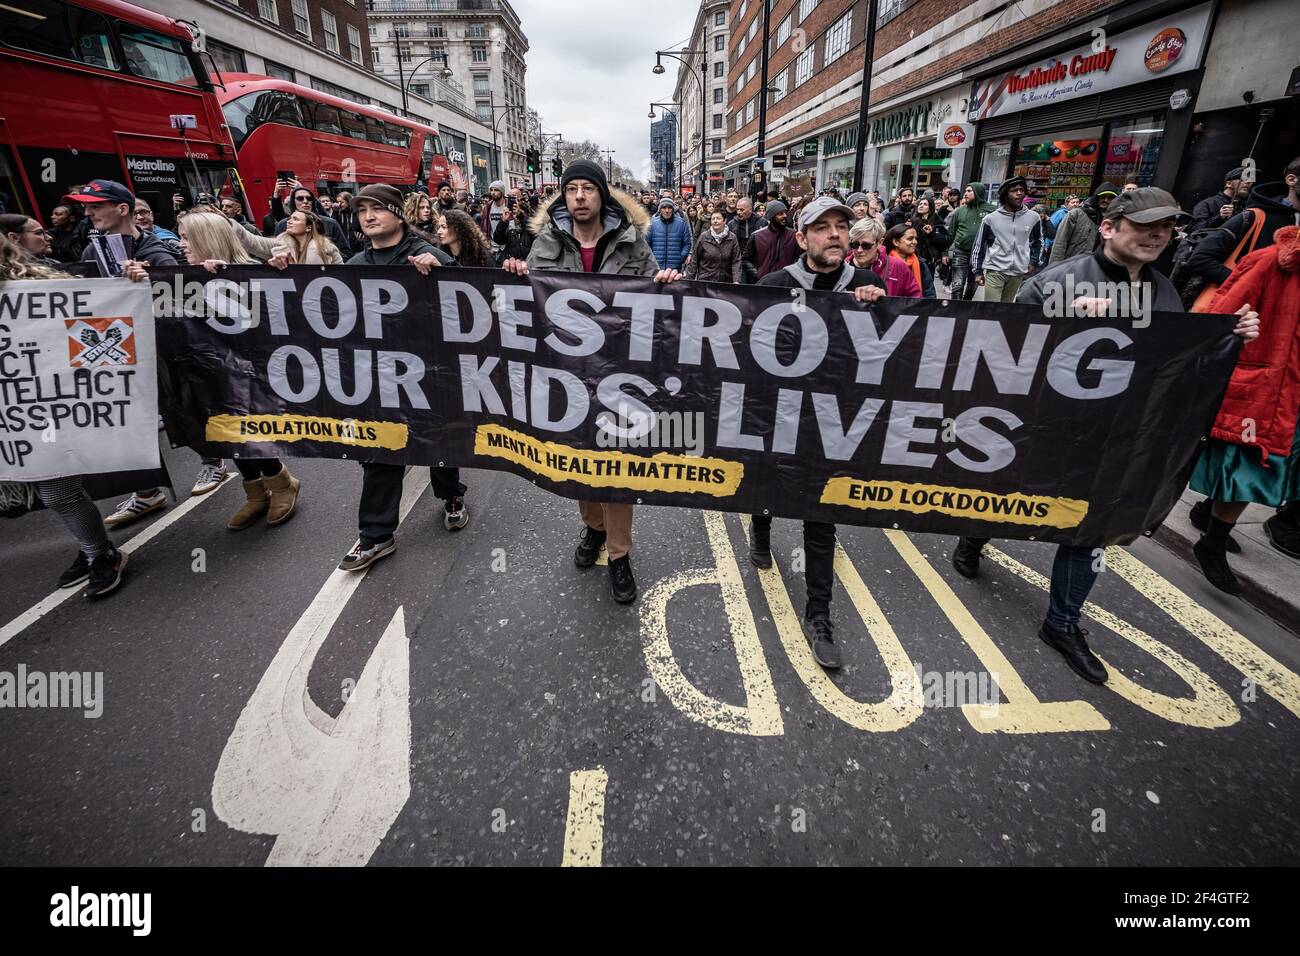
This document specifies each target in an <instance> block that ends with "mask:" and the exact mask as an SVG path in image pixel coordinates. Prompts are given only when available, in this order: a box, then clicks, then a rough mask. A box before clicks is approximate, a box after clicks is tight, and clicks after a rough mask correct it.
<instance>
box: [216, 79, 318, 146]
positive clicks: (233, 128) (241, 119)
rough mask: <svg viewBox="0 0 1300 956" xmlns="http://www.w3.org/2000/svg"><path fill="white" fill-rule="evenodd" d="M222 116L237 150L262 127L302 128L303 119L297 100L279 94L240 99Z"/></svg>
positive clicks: (269, 92) (225, 108)
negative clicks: (252, 133)
mask: <svg viewBox="0 0 1300 956" xmlns="http://www.w3.org/2000/svg"><path fill="white" fill-rule="evenodd" d="M222 112H223V113H224V114H225V117H226V125H227V126H229V127H230V135H231V138H232V139H234V141H235V148H236V149H238V148H239V147H241V146H243V145H244V140H245V139H247V138H248V135H249V134H250V133H251V132H253V130H255V129H257V128H258V127H259V126H261V125H262V124H263V123H278V124H280V125H281V126H302V125H303V119H302V116H301V115H300V114H299V112H298V97H296V96H294V95H293V94H292V93H282V92H280V91H279V90H259V91H258V92H256V93H249V94H248V95H247V96H241V97H239V98H238V99H234V100H231V101H230V102H229V103H227V104H226V105H225V106H223V107H222Z"/></svg>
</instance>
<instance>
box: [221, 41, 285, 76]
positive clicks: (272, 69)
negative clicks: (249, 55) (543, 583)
mask: <svg viewBox="0 0 1300 956" xmlns="http://www.w3.org/2000/svg"><path fill="white" fill-rule="evenodd" d="M209 42H211V41H209ZM262 69H263V70H265V71H266V75H267V76H273V77H275V78H276V79H277V80H288V81H289V82H290V83H294V82H296V80H295V78H294V75H293V70H292V69H290V68H289V67H287V66H281V65H280V64H279V63H274V62H272V61H271V60H267V59H263V60H262Z"/></svg>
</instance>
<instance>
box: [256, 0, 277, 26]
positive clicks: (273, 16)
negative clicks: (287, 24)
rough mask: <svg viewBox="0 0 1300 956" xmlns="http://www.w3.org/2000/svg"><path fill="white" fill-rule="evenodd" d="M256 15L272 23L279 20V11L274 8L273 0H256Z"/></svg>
mask: <svg viewBox="0 0 1300 956" xmlns="http://www.w3.org/2000/svg"><path fill="white" fill-rule="evenodd" d="M257 15H258V16H259V17H261V18H262V19H263V20H270V21H271V22H272V23H279V22H280V13H279V11H278V10H276V9H275V0H257Z"/></svg>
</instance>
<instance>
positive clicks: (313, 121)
mask: <svg viewBox="0 0 1300 956" xmlns="http://www.w3.org/2000/svg"><path fill="white" fill-rule="evenodd" d="M221 80H222V88H220V89H218V90H217V98H218V99H219V100H220V102H221V106H222V109H223V110H224V111H225V115H226V123H227V125H228V126H229V128H230V134H231V137H232V138H233V140H234V143H235V148H236V149H237V150H238V151H239V172H240V176H241V177H242V180H243V185H244V189H245V190H247V195H248V199H249V201H250V202H251V203H252V204H253V208H254V210H255V217H256V218H260V217H261V216H262V215H263V214H264V213H265V212H266V210H267V200H268V199H269V198H270V197H271V196H272V194H273V193H274V192H275V184H276V180H277V179H278V178H280V177H279V175H278V174H280V173H289V174H292V176H293V177H294V178H295V179H297V180H299V181H300V182H301V183H302V184H303V185H304V186H306V187H308V188H309V189H311V190H312V191H313V192H315V193H317V194H318V195H319V194H320V193H322V192H329V193H335V192H338V191H339V190H341V189H349V190H353V191H355V190H356V189H357V188H358V187H360V186H364V185H366V184H367V183H390V184H392V185H394V186H397V187H399V188H403V189H409V188H411V187H413V186H415V184H416V183H418V182H428V181H430V180H432V181H433V182H438V181H439V180H441V179H444V178H447V172H448V168H447V157H446V153H445V152H444V150H443V147H442V142H441V141H440V139H439V137H438V130H437V129H436V128H435V127H432V126H426V125H425V124H423V123H417V122H415V121H414V120H408V119H402V118H400V117H398V116H394V115H393V114H392V113H389V112H386V111H384V110H379V109H375V108H374V107H371V106H364V105H362V104H360V103H352V102H350V101H348V100H344V99H340V98H338V97H337V96H330V95H329V94H328V93H321V92H319V91H318V90H312V89H308V88H307V87H305V86H298V85H297V84H296V83H290V82H287V81H285V80H277V79H273V78H271V77H267V76H258V75H255V74H251V73H223V74H222V75H221Z"/></svg>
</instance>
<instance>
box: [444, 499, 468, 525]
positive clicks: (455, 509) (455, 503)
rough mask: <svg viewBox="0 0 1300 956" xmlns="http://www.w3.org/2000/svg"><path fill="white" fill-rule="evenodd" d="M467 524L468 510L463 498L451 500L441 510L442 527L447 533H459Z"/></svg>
mask: <svg viewBox="0 0 1300 956" xmlns="http://www.w3.org/2000/svg"><path fill="white" fill-rule="evenodd" d="M467 524H469V509H468V508H466V507H465V499H464V498H452V499H450V500H449V501H448V502H447V503H446V504H445V505H443V508H442V526H443V527H444V528H446V529H447V530H448V531H459V530H460V529H461V528H463V527H465V525H467Z"/></svg>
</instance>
